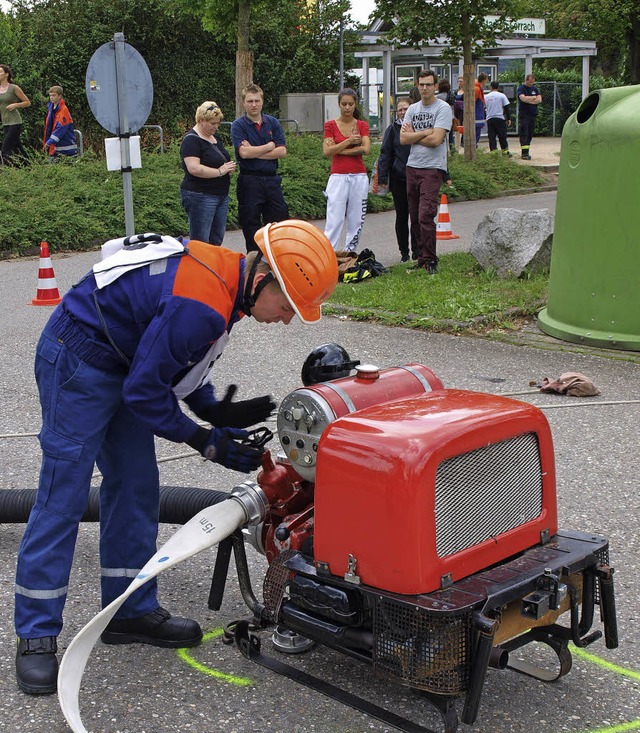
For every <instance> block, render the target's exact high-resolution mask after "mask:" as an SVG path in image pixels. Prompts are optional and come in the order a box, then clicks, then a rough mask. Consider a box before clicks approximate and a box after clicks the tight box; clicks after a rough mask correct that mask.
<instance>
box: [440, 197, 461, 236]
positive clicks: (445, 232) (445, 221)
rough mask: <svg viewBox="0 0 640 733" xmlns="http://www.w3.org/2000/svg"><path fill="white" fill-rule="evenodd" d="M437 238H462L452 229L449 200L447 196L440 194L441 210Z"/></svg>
mask: <svg viewBox="0 0 640 733" xmlns="http://www.w3.org/2000/svg"><path fill="white" fill-rule="evenodd" d="M436 239H460V237H459V236H458V235H457V234H454V233H453V231H452V230H451V218H450V217H449V202H448V201H447V197H446V196H445V195H444V194H442V196H440V210H439V211H438V223H437V225H436Z"/></svg>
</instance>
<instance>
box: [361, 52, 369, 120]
mask: <svg viewBox="0 0 640 733" xmlns="http://www.w3.org/2000/svg"><path fill="white" fill-rule="evenodd" d="M370 99H371V87H370V86H369V57H368V56H364V57H363V59H362V109H363V110H364V115H365V117H367V118H368V117H369V114H370V111H369V101H370Z"/></svg>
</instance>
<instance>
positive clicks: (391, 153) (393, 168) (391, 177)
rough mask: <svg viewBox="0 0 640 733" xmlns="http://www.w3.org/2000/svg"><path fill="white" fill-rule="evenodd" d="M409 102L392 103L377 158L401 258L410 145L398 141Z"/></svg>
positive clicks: (405, 246)
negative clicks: (393, 114) (393, 215)
mask: <svg viewBox="0 0 640 733" xmlns="http://www.w3.org/2000/svg"><path fill="white" fill-rule="evenodd" d="M408 109H409V102H408V101H407V100H406V99H401V100H400V101H399V102H398V105H397V107H396V121H395V122H394V123H393V124H391V125H389V127H387V129H386V130H385V133H384V138H383V140H382V147H381V148H380V157H379V158H378V181H379V182H380V183H382V184H386V183H388V184H389V190H390V191H391V195H392V196H393V204H394V206H395V209H396V239H397V240H398V249H399V250H400V256H401V258H402V262H408V261H409V204H408V202H407V175H406V173H405V168H406V165H407V158H408V157H409V151H410V150H411V145H401V144H400V128H401V126H402V120H403V119H404V115H405V113H406V111H407V110H408ZM411 256H412V259H414V260H415V259H416V258H417V254H416V247H415V237H414V234H413V231H411Z"/></svg>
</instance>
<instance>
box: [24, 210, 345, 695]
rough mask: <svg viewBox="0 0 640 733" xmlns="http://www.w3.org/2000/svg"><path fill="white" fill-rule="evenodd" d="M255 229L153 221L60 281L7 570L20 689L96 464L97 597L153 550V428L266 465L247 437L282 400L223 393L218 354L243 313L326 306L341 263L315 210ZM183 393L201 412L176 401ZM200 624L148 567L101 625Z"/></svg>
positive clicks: (39, 662)
mask: <svg viewBox="0 0 640 733" xmlns="http://www.w3.org/2000/svg"><path fill="white" fill-rule="evenodd" d="M132 240H133V241H132ZM256 241H257V251H255V252H251V253H250V254H248V255H247V256H246V257H245V256H244V255H242V254H239V253H236V252H232V251H230V250H228V249H224V248H222V247H211V246H210V245H208V244H206V243H204V242H198V241H193V240H192V241H190V242H189V243H188V244H187V245H186V246H185V245H184V244H182V243H181V242H179V241H177V240H176V239H173V238H172V237H161V236H159V235H157V234H150V235H139V236H137V237H131V238H128V239H123V240H113V241H112V242H110V243H108V244H110V245H116V246H115V247H111V248H110V249H115V252H114V253H113V254H111V255H110V256H108V257H106V259H104V260H102V262H100V263H98V264H97V265H95V266H94V267H93V268H92V270H91V271H90V272H89V273H88V274H87V275H86V276H85V277H84V278H83V279H82V280H81V281H80V282H79V283H78V284H77V285H75V286H74V287H73V288H71V289H70V290H69V291H68V292H67V293H66V294H65V296H64V298H63V299H62V302H61V303H60V305H59V306H58V307H57V308H56V310H55V311H54V312H53V313H52V315H51V317H50V319H49V322H48V323H47V325H46V326H45V328H44V331H43V333H42V336H41V337H40V341H39V343H38V346H37V349H36V363H35V372H36V381H37V384H38V390H39V393H40V403H41V407H42V429H41V432H40V436H39V437H40V444H41V447H42V465H41V471H40V480H39V486H38V494H37V497H36V501H35V504H34V507H33V510H32V511H31V515H30V517H29V522H28V524H27V528H26V531H25V534H24V538H23V540H22V544H21V546H20V550H19V553H18V563H17V571H16V595H15V624H16V633H17V636H18V649H17V654H16V677H17V681H18V686H19V687H20V689H21V690H23V691H24V692H26V693H29V694H48V693H53V692H55V690H56V680H57V672H58V661H57V658H56V651H57V637H58V635H59V633H60V631H61V629H62V613H63V609H64V605H65V601H66V598H67V587H68V583H69V575H70V572H71V564H72V561H73V554H74V549H75V543H76V537H77V533H78V524H79V522H80V521H81V518H82V516H83V514H84V512H85V510H86V507H87V504H88V499H89V488H90V483H91V476H92V473H93V470H94V464H97V465H98V468H99V469H100V471H101V472H102V476H103V479H102V484H101V487H100V574H101V587H102V605H103V607H105V606H107V605H108V604H109V603H111V601H113V600H114V599H115V598H117V597H118V596H120V595H121V594H122V593H123V592H124V590H125V589H126V588H127V586H128V585H129V583H130V582H131V580H132V579H133V578H135V577H136V575H137V574H138V572H139V570H140V568H142V567H143V566H144V565H145V563H146V562H147V561H148V560H149V558H150V557H152V556H153V555H154V554H155V552H156V536H157V531H158V517H159V475H158V467H157V462H156V455H155V445H154V437H155V436H156V435H157V436H160V437H163V438H166V439H168V440H172V441H175V442H184V443H187V444H188V445H190V446H191V447H192V448H194V449H196V450H197V451H198V452H199V453H201V454H202V456H204V457H205V458H207V459H208V460H211V461H215V462H216V463H219V464H221V465H223V466H225V467H227V468H230V469H233V470H236V471H241V472H244V473H248V472H250V471H253V470H255V469H256V468H258V466H259V465H260V461H261V456H262V452H263V449H258V448H257V447H255V446H253V445H252V444H251V443H250V441H248V440H247V438H248V437H249V434H248V432H247V430H246V428H247V427H249V426H251V425H255V424H257V423H260V422H263V421H264V420H265V419H266V418H267V416H268V415H269V414H270V413H271V411H272V410H273V408H274V407H275V404H274V402H273V401H272V399H271V397H269V396H263V397H255V398H253V399H249V400H244V401H236V402H234V401H232V399H231V398H232V396H233V392H235V388H233V387H232V388H230V389H229V390H227V393H226V395H225V396H224V397H222V398H219V397H216V394H215V392H214V389H213V386H212V384H211V382H210V375H211V371H212V367H213V364H214V363H215V361H216V359H217V358H218V357H219V356H220V354H221V353H222V350H223V348H224V346H225V344H226V342H227V340H228V338H229V335H230V332H231V329H232V327H233V326H234V325H235V324H236V323H237V322H238V321H240V320H241V319H242V318H243V317H244V316H252V317H253V318H255V320H256V321H258V322H260V323H278V322H282V323H289V322H290V321H291V319H292V318H293V316H294V315H298V316H299V318H300V319H301V320H302V321H303V322H304V323H313V322H315V321H317V320H319V318H320V305H321V303H323V302H324V301H325V300H326V299H327V298H328V297H329V296H330V295H331V293H332V291H333V289H334V288H335V286H336V283H337V280H338V265H337V261H336V257H335V253H334V251H333V249H332V247H331V243H330V242H329V240H328V239H327V238H326V236H325V235H324V234H323V232H322V231H320V230H319V229H318V228H317V227H315V226H313V225H312V224H309V223H308V222H304V221H296V220H289V221H285V222H280V223H275V224H270V225H268V226H266V227H264V228H263V229H262V230H260V231H258V232H257V234H256ZM180 400H184V402H185V403H186V404H187V405H188V406H189V407H190V408H191V410H192V411H193V412H194V413H195V414H196V415H197V416H198V417H199V418H200V419H201V420H204V421H205V422H206V423H208V426H207V427H203V426H202V425H201V424H199V423H198V422H196V421H195V420H193V419H192V418H191V417H189V415H188V414H186V413H184V412H183V411H182V410H181V408H180V404H179V401H180ZM201 638H202V631H201V629H200V626H199V625H198V623H197V622H196V621H194V620H192V619H188V618H179V617H175V616H171V614H170V613H169V612H168V611H165V610H164V609H163V608H162V607H161V606H160V604H159V603H158V598H157V587H156V583H155V580H153V581H151V582H149V583H147V584H146V585H145V586H143V587H142V588H140V589H138V590H137V591H135V592H134V593H133V594H132V595H131V596H130V597H129V598H128V599H127V601H126V602H125V603H124V604H123V605H122V607H121V608H120V609H119V610H118V612H117V613H116V615H115V617H114V618H113V620H112V621H111V622H110V623H109V625H108V626H107V627H106V629H105V631H104V632H103V634H102V640H103V641H104V642H106V643H109V644H129V643H131V642H140V643H146V644H151V645H154V646H163V647H188V646H195V645H196V644H198V643H199V642H200V640H201Z"/></svg>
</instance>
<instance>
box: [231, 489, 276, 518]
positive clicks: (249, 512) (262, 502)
mask: <svg viewBox="0 0 640 733" xmlns="http://www.w3.org/2000/svg"><path fill="white" fill-rule="evenodd" d="M229 499H233V501H237V502H238V504H240V506H241V507H242V508H243V509H244V513H245V517H246V522H245V523H246V524H260V522H262V521H264V519H265V518H266V516H267V512H268V511H269V502H268V501H267V497H266V495H265V493H264V491H263V490H262V489H261V488H260V486H259V485H258V484H257V483H256V482H255V481H243V483H241V484H238V485H237V486H234V487H233V489H232V490H231V494H229Z"/></svg>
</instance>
